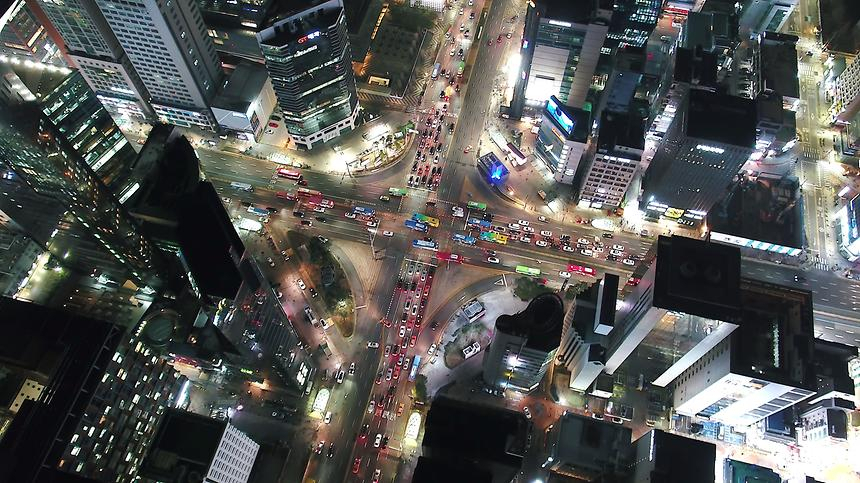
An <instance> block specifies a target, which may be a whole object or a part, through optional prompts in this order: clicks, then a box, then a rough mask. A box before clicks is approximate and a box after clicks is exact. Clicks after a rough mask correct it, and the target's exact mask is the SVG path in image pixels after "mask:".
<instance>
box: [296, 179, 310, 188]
mask: <svg viewBox="0 0 860 483" xmlns="http://www.w3.org/2000/svg"><path fill="white" fill-rule="evenodd" d="M296 185H297V186H307V185H308V180H306V179H300V180H298V181H296Z"/></svg>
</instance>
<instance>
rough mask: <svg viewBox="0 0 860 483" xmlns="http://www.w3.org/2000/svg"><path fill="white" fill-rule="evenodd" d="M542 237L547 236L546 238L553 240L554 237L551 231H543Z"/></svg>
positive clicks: (541, 232)
mask: <svg viewBox="0 0 860 483" xmlns="http://www.w3.org/2000/svg"><path fill="white" fill-rule="evenodd" d="M540 236H545V237H547V238H551V237H552V232H551V231H549V230H541V231H540Z"/></svg>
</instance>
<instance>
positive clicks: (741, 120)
mask: <svg viewBox="0 0 860 483" xmlns="http://www.w3.org/2000/svg"><path fill="white" fill-rule="evenodd" d="M689 96H690V99H689V101H688V102H689V103H688V105H687V116H686V121H687V122H686V134H687V136H690V137H694V138H698V139H701V140H703V141H711V142H716V143H720V144H727V145H731V146H738V147H742V148H749V149H752V148H754V147H755V141H756V127H757V124H758V116H757V114H756V103H755V101H754V100H752V99H747V98H744V97H737V96H730V95H728V94H722V93H715V92H709V91H704V90H700V89H693V90H691V91H690V94H689Z"/></svg>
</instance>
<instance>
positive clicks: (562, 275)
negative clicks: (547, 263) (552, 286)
mask: <svg viewBox="0 0 860 483" xmlns="http://www.w3.org/2000/svg"><path fill="white" fill-rule="evenodd" d="M558 276H559V277H561V278H570V272H558Z"/></svg>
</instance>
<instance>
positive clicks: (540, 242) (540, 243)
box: [535, 240, 549, 247]
mask: <svg viewBox="0 0 860 483" xmlns="http://www.w3.org/2000/svg"><path fill="white" fill-rule="evenodd" d="M535 245H537V246H539V247H547V246H549V243H547V242H546V241H545V240H536V241H535Z"/></svg>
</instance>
